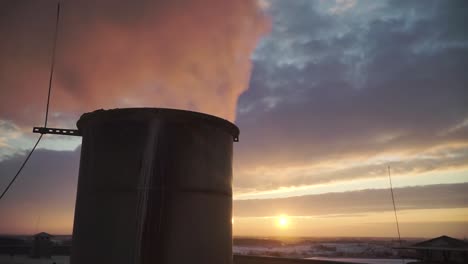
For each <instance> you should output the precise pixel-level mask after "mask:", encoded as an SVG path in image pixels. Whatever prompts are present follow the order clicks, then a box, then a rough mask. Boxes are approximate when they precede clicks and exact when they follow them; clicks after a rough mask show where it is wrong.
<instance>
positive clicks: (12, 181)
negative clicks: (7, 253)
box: [0, 1, 60, 200]
mask: <svg viewBox="0 0 468 264" xmlns="http://www.w3.org/2000/svg"><path fill="white" fill-rule="evenodd" d="M59 21H60V1H59V2H58V3H57V17H56V20H55V34H54V46H53V48H52V64H51V66H50V76H49V90H48V93H47V104H46V111H45V118H44V119H45V120H44V127H47V121H48V117H49V105H50V93H51V90H52V79H53V77H54V68H55V50H56V48H57V37H58V28H59ZM43 135H44V134H41V135H40V136H39V138H38V139H37V141H36V144H34V147H33V148H32V149H31V151H30V152H29V154H28V156H26V159H25V160H24V161H23V164H21V167H20V168H19V170H18V172H16V175H15V177H13V179H11V181H10V183H9V184H8V186H7V187H6V188H5V190H4V191H3V192H2V195H1V196H0V200H1V199H2V198H3V196H5V194H6V193H7V192H8V190H9V189H10V187H11V185H13V183H14V182H15V180H16V178H18V175H19V174H20V173H21V171H22V170H23V168H24V166H25V165H26V163H27V162H28V160H29V158H30V157H31V155H32V154H33V152H34V150H36V147H37V145H39V142H40V141H41V139H42V136H43Z"/></svg>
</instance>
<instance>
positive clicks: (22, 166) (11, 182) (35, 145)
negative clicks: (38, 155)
mask: <svg viewBox="0 0 468 264" xmlns="http://www.w3.org/2000/svg"><path fill="white" fill-rule="evenodd" d="M42 136H43V135H42V134H41V135H40V136H39V138H38V139H37V141H36V144H34V147H33V148H32V149H31V151H30V152H29V154H28V156H27V157H26V159H25V160H24V161H23V164H21V167H20V168H19V170H18V172H17V173H16V175H15V177H13V179H11V181H10V183H9V184H8V186H7V187H6V188H5V190H4V191H3V192H2V195H1V196H0V200H2V198H3V196H5V194H6V193H7V191H8V189H10V186H11V185H12V184H13V182H14V181H15V180H16V178H17V177H18V175H19V174H20V173H21V171H22V170H23V168H24V166H25V165H26V163H27V162H28V160H29V158H30V157H31V154H33V152H34V150H35V149H36V147H37V145H38V144H39V141H41V139H42Z"/></svg>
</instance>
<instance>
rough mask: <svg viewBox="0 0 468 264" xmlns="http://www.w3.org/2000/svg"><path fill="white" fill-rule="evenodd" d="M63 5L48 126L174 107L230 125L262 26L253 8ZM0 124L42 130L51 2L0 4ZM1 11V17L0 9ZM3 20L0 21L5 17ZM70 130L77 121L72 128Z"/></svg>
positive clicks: (203, 1)
mask: <svg viewBox="0 0 468 264" xmlns="http://www.w3.org/2000/svg"><path fill="white" fill-rule="evenodd" d="M134 2H135V1H110V0H109V1H91V0H90V1H73V2H72V1H69V2H64V3H62V14H61V23H60V30H59V41H58V44H57V53H56V54H57V55H56V65H55V67H56V71H55V76H54V84H53V91H52V104H51V111H52V113H53V115H52V118H53V120H54V121H55V124H57V123H63V122H61V121H66V120H69V119H70V116H73V117H76V116H77V115H79V114H81V113H83V112H86V111H92V110H94V109H99V108H118V107H143V106H145V107H171V108H182V109H189V110H195V111H200V112H205V113H209V114H213V115H217V116H220V117H223V118H225V119H228V120H231V121H234V120H235V109H236V105H237V99H238V97H239V95H240V94H241V93H242V92H244V91H245V90H246V89H247V88H248V83H249V78H250V71H251V61H250V56H251V54H252V52H253V50H254V49H255V47H256V45H257V42H258V40H259V38H260V37H261V35H262V34H264V33H265V32H266V31H267V30H268V19H267V18H266V17H265V14H264V11H263V10H262V8H261V6H260V5H259V4H258V2H257V1H255V0H239V1H238V0H236V1H232V0H171V1H163V0H161V1H138V3H134ZM3 5H4V8H3V11H0V34H1V35H2V36H9V38H6V39H4V40H2V42H0V56H1V58H2V59H1V63H0V85H1V90H0V119H4V120H14V122H15V123H17V124H20V125H24V124H29V123H35V124H40V122H41V121H40V120H41V117H42V115H43V112H44V107H45V99H46V95H47V85H48V71H49V67H50V66H49V65H50V55H51V47H52V39H53V31H54V23H55V21H54V20H55V8H54V2H49V1H47V2H46V1H25V2H22V1H20V2H19V3H18V2H16V1H15V2H10V3H8V4H3ZM0 9H2V8H0ZM2 17H3V18H2ZM73 122H74V120H73Z"/></svg>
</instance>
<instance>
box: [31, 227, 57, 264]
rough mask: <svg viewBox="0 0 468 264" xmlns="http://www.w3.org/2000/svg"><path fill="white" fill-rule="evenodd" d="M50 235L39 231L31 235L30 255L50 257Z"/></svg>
mask: <svg viewBox="0 0 468 264" xmlns="http://www.w3.org/2000/svg"><path fill="white" fill-rule="evenodd" d="M51 238H52V235H50V234H47V233H44V232H41V233H39V234H35V235H34V236H33V242H32V248H31V257H32V258H50V257H51V256H52V249H53V243H52V241H51V240H50V239H51Z"/></svg>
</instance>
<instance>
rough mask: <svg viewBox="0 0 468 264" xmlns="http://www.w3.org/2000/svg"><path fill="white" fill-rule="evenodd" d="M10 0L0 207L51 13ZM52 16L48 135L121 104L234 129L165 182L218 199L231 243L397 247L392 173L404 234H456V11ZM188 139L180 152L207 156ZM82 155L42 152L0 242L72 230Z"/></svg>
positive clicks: (459, 188) (65, 146) (141, 6)
mask: <svg viewBox="0 0 468 264" xmlns="http://www.w3.org/2000/svg"><path fill="white" fill-rule="evenodd" d="M9 2H11V4H7V5H5V8H3V9H2V11H1V12H0V13H2V14H4V16H2V17H1V18H2V19H0V21H1V22H2V23H0V35H1V36H8V37H6V38H4V39H2V41H0V69H1V71H0V192H1V191H3V190H4V188H5V187H6V186H8V184H9V182H10V179H12V178H13V176H14V175H15V174H16V172H17V169H18V168H20V167H21V165H22V163H23V161H24V160H25V159H26V157H27V154H28V151H29V150H30V149H31V147H32V146H33V144H34V142H35V140H36V139H37V136H38V135H37V134H33V133H31V129H32V127H34V126H37V125H40V124H43V118H44V106H45V105H46V104H45V101H44V100H45V99H46V98H47V93H46V92H47V88H48V84H49V78H48V76H49V67H50V64H51V56H50V55H51V50H52V44H53V38H52V37H53V33H54V25H55V21H56V20H55V19H56V16H55V11H56V2H57V1H9ZM62 2H63V3H62V5H61V8H62V9H61V10H62V11H61V12H62V13H61V17H60V23H61V24H60V26H59V34H58V41H57V49H56V50H57V53H56V56H55V58H56V60H55V64H54V65H55V72H54V75H53V78H52V79H51V81H52V87H53V89H52V92H51V97H50V99H51V101H50V112H49V126H50V127H57V128H70V129H76V122H77V120H78V119H79V118H80V116H81V115H82V114H83V113H86V112H89V111H93V110H96V109H101V108H102V109H110V108H128V107H155V108H158V107H167V108H177V109H183V110H190V111H197V112H203V113H207V114H211V115H215V116H218V117H221V118H223V119H226V120H228V121H230V122H232V123H234V124H235V125H236V126H238V127H239V129H240V136H239V142H235V143H234V144H233V146H232V148H231V147H229V150H228V151H227V153H220V154H219V156H218V155H205V153H204V152H203V151H200V153H203V157H210V158H212V159H213V162H206V164H205V163H204V162H199V159H198V157H189V156H188V155H189V154H187V157H185V156H184V158H187V160H190V162H192V163H193V164H196V165H200V166H201V167H203V169H206V170H207V171H210V173H207V174H205V173H200V174H197V175H203V176H197V177H193V175H192V172H193V170H192V169H181V170H180V173H181V174H184V176H187V179H188V180H186V182H187V183H188V184H191V186H192V185H193V186H196V187H197V188H199V189H200V190H209V191H207V193H210V192H211V191H212V189H213V188H215V187H216V188H217V187H219V186H222V187H223V188H224V189H223V193H224V194H225V195H226V196H224V198H226V197H227V196H229V197H230V195H231V194H232V198H233V200H232V215H231V216H232V218H231V225H229V219H227V220H228V221H227V222H226V218H225V217H226V215H227V214H223V215H222V217H214V218H212V219H217V220H218V219H219V221H220V222H222V223H223V225H225V226H226V227H229V228H231V227H232V234H233V235H234V236H264V237H267V236H291V237H295V236H296V237H307V236H311V237H315V236H323V237H330V236H340V237H341V236H344V237H345V236H349V237H353V236H354V237H356V236H365V237H391V238H395V237H396V236H397V235H398V232H397V230H396V223H395V212H394V211H393V210H394V207H393V201H392V193H391V192H390V189H389V188H390V186H389V178H388V172H389V169H390V172H391V176H392V178H391V179H392V184H393V194H394V202H395V207H396V213H397V216H398V219H399V221H400V223H399V227H400V228H401V230H400V231H401V236H402V237H435V236H441V235H449V236H453V237H458V238H463V237H464V236H466V237H468V193H467V190H468V100H467V98H468V87H467V84H468V74H466V73H465V71H463V69H465V68H466V61H468V34H467V30H466V26H465V24H464V22H465V21H466V13H467V10H468V1H462V0H453V1H443V0H416V1H391V0H389V1H387V0H382V1H363V0H352V1H341V0H336V1H335V0H330V1H321V0H310V1H309V0H307V1H287V0H242V1H240V0H191V1H148V0H143V1H120V0H118V1H112V0H102V1H93V0H82V1H62ZM113 131H115V130H113ZM170 132H171V133H172V131H170ZM168 133H169V132H168ZM223 133H224V132H223ZM163 134H164V133H163ZM145 135H146V134H145ZM193 135H195V136H194V137H195V139H193V140H192V139H190V140H188V139H187V143H188V144H194V145H196V146H200V149H201V148H202V147H203V146H204V145H206V146H210V147H213V146H214V147H216V146H217V145H216V144H217V143H216V141H217V140H218V138H213V139H212V140H211V138H210V139H209V140H201V139H199V138H196V133H193ZM225 136H226V135H224V134H222V136H220V138H222V137H225ZM142 138H143V137H142ZM134 139H135V140H140V139H141V138H138V137H135V138H134ZM145 139H146V136H145ZM81 140H82V138H81V137H68V136H58V135H53V136H52V135H47V136H44V137H43V139H42V141H41V142H40V144H39V145H38V147H37V149H36V150H35V152H34V153H33V154H32V155H31V158H30V159H29V161H28V162H27V164H26V166H24V169H23V170H22V172H21V174H19V176H18V177H17V179H16V181H15V182H14V184H12V185H11V188H10V189H9V192H8V193H7V194H6V195H5V196H4V197H3V198H2V200H1V201H0V234H3V233H7V234H32V233H35V232H40V231H45V232H50V233H52V234H70V233H71V232H72V230H73V219H74V213H75V201H76V197H77V182H78V175H79V169H80V168H79V162H80V155H81V144H82V141H81ZM158 142H161V141H158ZM184 142H185V141H184ZM115 144H119V142H115ZM155 144H156V143H155ZM158 144H159V143H158ZM161 144H162V143H161ZM110 145H112V146H113V144H110ZM130 145H131V146H133V145H132V144H130V143H129V146H130ZM115 146H117V145H115ZM125 146H126V145H125ZM158 146H159V145H158ZM164 147H166V146H165V145H164ZM167 148H168V149H170V150H171V151H172V150H173V149H172V148H171V146H168V147H167ZM151 150H152V149H150V148H148V149H147V150H144V152H143V150H141V151H142V152H141V153H145V154H146V153H147V152H148V153H151ZM125 151H126V150H122V153H123V154H122V155H123V156H124V154H125V153H126V152H125ZM138 151H140V150H138ZM115 152H116V153H120V152H118V151H115ZM112 153H114V152H112ZM139 155H140V154H137V155H134V157H139ZM184 155H185V154H184ZM141 156H142V157H143V156H144V155H143V154H142V155H141ZM132 157H133V155H132ZM158 157H160V156H158ZM231 158H232V164H231V163H229V164H228V165H229V166H226V169H225V170H223V171H222V173H220V175H218V174H217V173H215V172H214V171H215V170H214V169H213V170H211V166H216V165H218V164H221V163H223V162H224V161H223V160H229V162H230V161H231ZM93 160H94V159H93ZM93 162H94V161H93ZM146 162H149V161H147V160H144V161H141V162H140V161H138V162H135V164H137V165H135V166H137V167H138V164H146ZM171 162H172V161H171ZM174 162H176V161H174ZM192 163H191V164H192ZM90 164H93V163H90ZM112 164H113V163H111V165H112ZM226 164H227V162H226ZM226 164H223V166H224V165H226ZM132 166H133V165H132ZM158 166H159V165H158ZM129 168H130V166H129ZM138 168H139V167H138ZM158 168H159V167H158ZM231 168H232V171H231ZM129 170H130V169H129ZM152 170H153V168H151V171H152ZM148 171H150V169H148ZM212 171H213V172H212ZM221 174H223V175H221ZM145 175H146V174H145ZM148 175H149V173H148ZM205 176H206V178H213V179H215V180H214V181H213V183H212V184H213V186H215V187H213V186H202V184H201V183H202V182H203V181H204V179H205ZM218 176H219V177H218ZM190 177H193V178H190ZM223 177H226V179H224V178H223ZM142 182H151V183H155V184H156V183H160V182H163V181H160V180H159V179H158V180H155V181H153V180H151V181H149V180H145V181H143V180H142ZM186 182H185V179H184V182H183V183H186ZM199 183H200V186H198V184H199ZM125 184H126V182H122V186H119V188H122V189H123V190H126V189H127V187H128V186H124V185H125ZM174 184H175V185H177V184H178V182H177V183H174ZM177 186H178V185H177ZM231 187H232V189H231ZM158 188H159V187H158ZM171 188H172V187H171ZM174 188H176V187H174ZM156 189H157V188H156ZM162 189H163V188H162ZM144 190H146V189H144ZM197 190H198V189H197ZM213 193H215V192H213ZM210 195H211V194H209V195H208V194H207V195H206V196H203V197H202V198H200V199H207V200H203V202H206V201H211V199H212V196H210ZM146 196H147V194H144V195H143V196H142V197H146ZM215 196H216V195H214V194H213V197H215ZM229 197H228V198H229ZM119 199H120V197H117V198H116V199H113V201H120V200H119ZM139 199H140V198H139ZM139 199H138V201H139ZM213 199H215V198H213ZM143 200H144V199H143ZM168 200H171V199H168ZM171 201H172V200H171ZM229 202H230V201H229ZM201 203H202V202H201ZM96 204H98V203H96ZM180 206H181V208H186V207H183V204H181V205H180ZM223 206H224V205H223ZM142 208H152V207H146V206H144V207H143V206H142ZM201 208H203V209H205V208H210V207H209V206H201ZM171 210H172V209H171ZM171 210H168V211H171ZM177 210H179V209H177ZM180 210H185V209H180ZM226 210H228V212H231V211H230V210H231V204H230V203H229V208H228V209H226ZM202 213H203V215H208V214H209V213H205V212H202ZM148 215H150V216H152V214H148ZM202 222H203V221H202Z"/></svg>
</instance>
